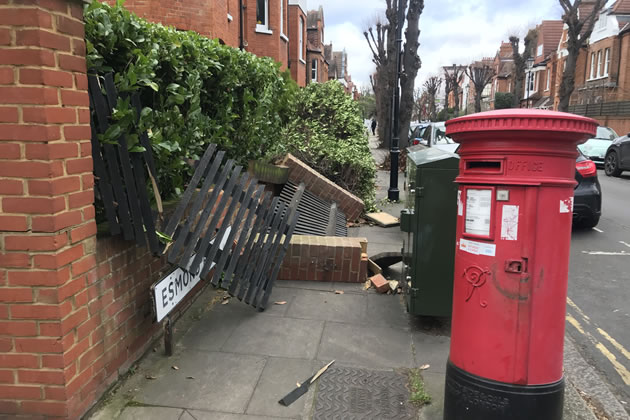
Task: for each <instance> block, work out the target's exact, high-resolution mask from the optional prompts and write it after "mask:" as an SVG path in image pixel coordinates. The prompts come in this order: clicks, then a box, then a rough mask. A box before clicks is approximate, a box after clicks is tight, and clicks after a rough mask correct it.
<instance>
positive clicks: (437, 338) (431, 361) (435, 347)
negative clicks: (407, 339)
mask: <svg viewBox="0 0 630 420" xmlns="http://www.w3.org/2000/svg"><path fill="white" fill-rule="evenodd" d="M411 339H412V340H413V346H414V349H415V358H416V364H417V366H418V367H419V366H422V365H425V364H428V365H430V366H431V367H430V368H429V370H428V372H430V373H436V372H438V373H441V374H445V373H446V362H447V360H448V352H449V348H450V343H451V340H450V338H449V337H445V336H443V335H431V334H425V333H422V332H416V331H414V332H413V333H412V334H411Z"/></svg>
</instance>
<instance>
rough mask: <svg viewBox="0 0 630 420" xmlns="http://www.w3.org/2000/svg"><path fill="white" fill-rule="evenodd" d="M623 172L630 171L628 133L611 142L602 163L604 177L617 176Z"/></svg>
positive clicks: (629, 139) (629, 137) (629, 141)
mask: <svg viewBox="0 0 630 420" xmlns="http://www.w3.org/2000/svg"><path fill="white" fill-rule="evenodd" d="M623 171H630V133H628V134H626V135H625V136H621V137H618V138H616V139H615V140H614V141H613V142H612V144H611V145H610V146H609V147H608V151H607V152H606V160H605V161H604V172H606V175H608V176H619V175H621V173H622V172H623Z"/></svg>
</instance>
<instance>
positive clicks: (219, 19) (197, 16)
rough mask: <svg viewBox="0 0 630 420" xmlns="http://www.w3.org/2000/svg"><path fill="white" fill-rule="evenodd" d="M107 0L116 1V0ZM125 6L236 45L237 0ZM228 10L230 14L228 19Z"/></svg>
mask: <svg viewBox="0 0 630 420" xmlns="http://www.w3.org/2000/svg"><path fill="white" fill-rule="evenodd" d="M106 2H107V3H109V4H115V3H116V0H106ZM252 3H253V2H252ZM253 6H254V11H255V9H256V8H255V4H253ZM125 8H127V9H129V10H131V11H132V12H133V13H135V14H137V15H138V16H139V17H141V18H144V19H147V20H149V21H151V22H159V23H162V24H164V25H168V26H174V27H175V28H177V29H180V30H190V31H195V32H199V33H200V34H202V35H204V36H207V37H209V38H219V39H221V40H222V41H223V42H225V44H227V45H230V46H232V47H238V46H239V11H238V0H127V1H126V2H125ZM228 14H230V15H231V16H232V18H233V19H232V20H231V21H230V20H228Z"/></svg>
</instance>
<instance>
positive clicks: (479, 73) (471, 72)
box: [466, 61, 495, 112]
mask: <svg viewBox="0 0 630 420" xmlns="http://www.w3.org/2000/svg"><path fill="white" fill-rule="evenodd" d="M466 75H468V78H469V79H470V81H471V82H472V84H473V86H474V88H475V112H481V95H482V94H483V90H484V89H485V88H486V86H488V84H489V83H490V82H492V78H493V77H494V75H495V73H494V69H493V68H492V67H490V66H488V65H486V64H483V63H481V62H479V61H477V62H475V63H473V64H471V65H470V66H468V68H467V69H466Z"/></svg>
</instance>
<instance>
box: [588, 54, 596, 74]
mask: <svg viewBox="0 0 630 420" xmlns="http://www.w3.org/2000/svg"><path fill="white" fill-rule="evenodd" d="M594 77H595V53H591V77H589V79H593V78H594Z"/></svg>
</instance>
